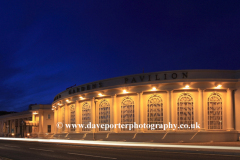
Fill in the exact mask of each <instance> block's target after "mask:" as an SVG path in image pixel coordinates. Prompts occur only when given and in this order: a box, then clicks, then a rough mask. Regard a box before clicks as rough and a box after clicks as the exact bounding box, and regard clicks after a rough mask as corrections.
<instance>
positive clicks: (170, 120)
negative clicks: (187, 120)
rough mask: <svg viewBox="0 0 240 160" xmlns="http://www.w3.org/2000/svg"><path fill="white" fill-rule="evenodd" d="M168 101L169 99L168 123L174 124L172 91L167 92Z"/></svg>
mask: <svg viewBox="0 0 240 160" xmlns="http://www.w3.org/2000/svg"><path fill="white" fill-rule="evenodd" d="M167 99H168V101H167V105H168V110H167V113H168V114H167V123H169V122H172V91H167Z"/></svg>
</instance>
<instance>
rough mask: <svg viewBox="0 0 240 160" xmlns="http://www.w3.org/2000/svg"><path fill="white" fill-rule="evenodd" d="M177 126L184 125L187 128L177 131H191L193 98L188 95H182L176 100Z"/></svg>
mask: <svg viewBox="0 0 240 160" xmlns="http://www.w3.org/2000/svg"><path fill="white" fill-rule="evenodd" d="M177 114H178V126H180V125H182V124H184V125H186V124H187V126H188V127H186V128H185V127H184V128H179V129H193V128H189V127H191V124H194V114H193V98H192V96H191V95H190V94H189V93H183V94H181V95H180V96H179V98H178V109H177Z"/></svg>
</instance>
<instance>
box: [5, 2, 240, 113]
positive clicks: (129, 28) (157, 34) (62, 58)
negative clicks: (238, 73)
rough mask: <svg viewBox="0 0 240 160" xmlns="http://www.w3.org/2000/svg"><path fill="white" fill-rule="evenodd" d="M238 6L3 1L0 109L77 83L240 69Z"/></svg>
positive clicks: (16, 107) (45, 99)
mask: <svg viewBox="0 0 240 160" xmlns="http://www.w3.org/2000/svg"><path fill="white" fill-rule="evenodd" d="M239 8H240V1H239V0H237V1H227V0H216V1H209V0H199V1H191V0H189V1H184V0H182V1H179V0H175V1H172V0H169V1H168V0H166V1H163V0H162V1H161V0H157V1H153V0H151V1H149V0H145V1H139V0H136V1H132V0H130V1H129V0H125V1H120V0H95V1H91V0H86V1H80V0H75V1H73V0H68V1H67V0H66V1H61V0H55V1H54V0H51V1H49V0H47V1H30V0H29V1H24V0H20V1H6V0H5V1H3V0H2V1H1V2H0V15H1V16H0V22H1V25H0V47H1V50H0V56H1V57H0V67H1V71H0V75H1V76H0V82H1V83H0V89H1V92H0V110H7V111H23V110H26V109H27V108H28V105H29V104H33V103H38V104H50V103H52V101H53V98H54V96H55V95H57V94H58V93H59V92H61V91H64V90H65V89H66V88H67V87H70V86H72V85H74V84H77V85H80V84H84V83H88V82H92V81H96V80H101V79H106V78H112V77H118V76H124V75H129V74H137V73H142V72H143V68H144V71H145V72H155V71H167V70H181V69H234V70H236V69H240V9H239Z"/></svg>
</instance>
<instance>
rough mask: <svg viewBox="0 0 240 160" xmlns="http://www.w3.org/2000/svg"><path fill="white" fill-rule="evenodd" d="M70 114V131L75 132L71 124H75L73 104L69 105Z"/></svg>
mask: <svg viewBox="0 0 240 160" xmlns="http://www.w3.org/2000/svg"><path fill="white" fill-rule="evenodd" d="M70 112H71V116H70V124H71V131H75V128H73V125H72V124H75V123H76V121H75V104H71V105H70Z"/></svg>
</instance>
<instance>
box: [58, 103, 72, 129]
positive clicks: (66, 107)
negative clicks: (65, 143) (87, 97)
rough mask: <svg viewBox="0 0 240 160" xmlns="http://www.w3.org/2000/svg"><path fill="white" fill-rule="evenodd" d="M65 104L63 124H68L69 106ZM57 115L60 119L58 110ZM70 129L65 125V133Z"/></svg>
mask: <svg viewBox="0 0 240 160" xmlns="http://www.w3.org/2000/svg"><path fill="white" fill-rule="evenodd" d="M64 105H65V124H70V107H69V105H67V103H65V104H64ZM58 114H59V116H58V118H59V119H60V118H61V116H62V115H61V113H60V112H58ZM70 130H71V128H67V127H66V126H65V133H69V132H70Z"/></svg>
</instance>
